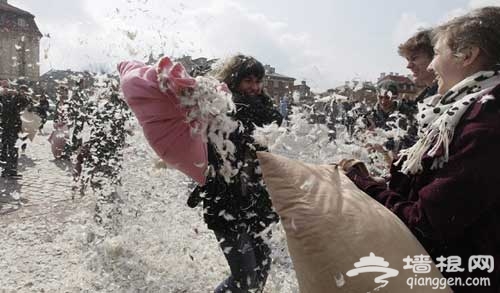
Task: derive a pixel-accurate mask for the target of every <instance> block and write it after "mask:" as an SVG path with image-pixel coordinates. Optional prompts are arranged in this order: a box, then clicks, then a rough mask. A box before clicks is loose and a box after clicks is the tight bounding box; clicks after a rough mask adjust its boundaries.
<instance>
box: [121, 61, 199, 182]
mask: <svg viewBox="0 0 500 293" xmlns="http://www.w3.org/2000/svg"><path fill="white" fill-rule="evenodd" d="M157 69H159V70H160V72H161V73H160V74H162V75H163V77H164V80H166V81H167V84H162V85H161V86H162V87H164V88H165V87H166V89H165V90H164V91H163V92H162V91H161V90H160V85H159V84H158V73H157ZM118 72H119V73H120V82H121V88H122V91H123V95H124V97H125V100H126V102H127V104H128V105H129V106H130V108H131V109H132V111H133V112H134V114H135V116H136V117H137V119H138V120H139V123H140V125H141V126H142V128H143V131H144V135H145V137H146V139H147V141H148V143H149V145H150V146H151V147H152V148H153V150H154V151H155V152H156V153H157V155H158V156H159V157H160V158H161V159H162V160H163V161H165V163H167V164H168V165H169V166H171V167H173V168H175V169H177V170H179V171H181V172H183V173H184V174H186V175H188V176H189V177H191V178H193V179H194V180H196V181H197V182H198V183H199V184H201V185H203V184H205V179H206V176H205V171H206V169H207V165H208V162H207V160H208V158H207V146H206V143H205V142H204V141H206V140H205V137H204V135H205V134H204V133H199V134H193V133H192V131H191V127H192V126H194V124H193V125H192V124H189V123H187V122H186V110H185V109H183V108H181V106H180V103H179V99H178V97H177V95H176V93H177V92H179V91H180V90H181V89H183V88H186V87H193V86H194V84H195V80H194V79H193V78H191V77H189V75H187V74H186V73H185V71H184V68H183V67H182V65H180V64H173V63H172V62H171V61H170V59H168V58H163V59H162V60H161V61H160V63H159V67H156V66H148V65H145V64H144V63H141V62H137V61H130V62H121V63H120V64H119V65H118ZM165 77H166V79H165ZM193 123H195V122H193Z"/></svg>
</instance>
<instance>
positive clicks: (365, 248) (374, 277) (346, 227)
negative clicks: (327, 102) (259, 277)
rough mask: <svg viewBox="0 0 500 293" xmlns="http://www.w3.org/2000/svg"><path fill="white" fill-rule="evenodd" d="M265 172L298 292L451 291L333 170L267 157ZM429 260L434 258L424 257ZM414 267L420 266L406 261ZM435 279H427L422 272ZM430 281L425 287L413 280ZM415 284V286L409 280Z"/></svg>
mask: <svg viewBox="0 0 500 293" xmlns="http://www.w3.org/2000/svg"><path fill="white" fill-rule="evenodd" d="M258 157H259V161H260V165H261V168H262V172H263V175H264V181H265V183H266V185H267V188H268V190H269V193H270V195H271V198H272V202H273V205H274V207H275V209H276V211H277V212H278V214H279V215H280V217H281V220H282V225H283V227H284V229H285V232H286V236H287V244H288V249H289V251H290V255H291V257H292V260H293V264H294V268H295V271H296V275H297V279H298V283H299V287H300V292H302V293H332V292H356V293H358V292H362V293H365V292H374V291H373V290H374V289H376V288H377V290H378V291H377V292H381V293H382V292H390V293H404V292H451V290H450V289H449V288H448V287H446V286H445V284H444V283H443V282H444V281H445V279H443V277H442V275H441V273H440V272H439V270H437V268H436V267H435V265H434V263H432V262H430V263H429V262H424V265H423V266H419V267H415V268H414V269H416V270H422V269H423V270H424V271H423V272H421V273H418V274H417V273H414V271H413V269H412V268H406V269H404V268H403V267H404V266H406V265H407V263H406V262H405V261H404V259H405V258H407V257H408V256H409V257H410V258H412V259H414V260H415V261H417V260H418V259H419V258H415V256H420V255H423V256H424V257H428V254H427V252H426V251H425V250H424V248H423V247H422V246H421V245H420V243H419V242H418V241H417V239H416V238H415V237H414V236H413V235H412V234H411V232H410V231H409V230H408V229H407V228H406V226H405V225H404V224H403V223H402V222H401V221H400V220H399V219H398V218H397V216H396V215H394V214H393V213H392V212H391V211H389V210H388V209H386V208H385V207H384V206H382V205H381V204H379V203H378V202H376V201H375V200H374V199H372V198H371V197H370V196H368V195H367V194H365V193H363V192H362V191H361V190H359V189H358V188H357V187H356V186H355V185H354V183H352V182H351V181H350V180H349V178H347V177H346V176H345V175H344V174H343V173H342V172H340V171H339V170H338V168H337V166H335V165H312V164H306V163H303V162H299V161H295V160H291V159H287V158H285V157H281V156H278V155H273V154H269V153H265V152H259V153H258ZM423 259H424V260H430V258H423ZM409 264H410V265H412V264H415V263H414V262H409ZM427 268H428V269H430V272H425V269H427ZM420 277H422V278H433V279H435V280H438V279H439V281H440V282H441V284H438V283H436V282H438V281H434V282H435V283H434V287H439V289H437V290H434V289H432V284H428V285H427V286H417V285H414V286H413V289H411V288H410V285H409V283H410V282H413V283H416V281H415V278H420ZM409 278H410V280H408V279H409Z"/></svg>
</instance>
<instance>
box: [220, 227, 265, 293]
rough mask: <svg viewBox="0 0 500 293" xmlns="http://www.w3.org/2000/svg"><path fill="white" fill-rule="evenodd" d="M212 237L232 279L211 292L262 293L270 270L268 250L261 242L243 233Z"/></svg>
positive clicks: (260, 239) (258, 238)
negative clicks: (222, 254) (217, 243)
mask: <svg viewBox="0 0 500 293" xmlns="http://www.w3.org/2000/svg"><path fill="white" fill-rule="evenodd" d="M214 233H215V237H216V238H217V240H218V241H219V244H220V247H221V249H222V251H223V252H224V256H225V257H226V260H227V263H228V264H229V268H230V269H231V275H230V276H229V277H228V278H227V279H226V280H224V281H223V282H222V283H221V284H220V285H219V286H218V287H217V288H216V289H215V291H214V292H215V293H225V292H231V293H246V292H250V291H251V290H252V291H251V292H257V293H258V292H262V291H263V289H264V285H265V283H266V280H267V275H268V274H269V269H270V267H271V256H270V255H271V249H270V248H269V246H268V245H267V244H266V243H265V242H264V239H262V237H256V238H255V237H253V236H251V235H249V234H248V233H245V232H244V233H239V234H238V233H235V232H230V233H225V232H220V231H214Z"/></svg>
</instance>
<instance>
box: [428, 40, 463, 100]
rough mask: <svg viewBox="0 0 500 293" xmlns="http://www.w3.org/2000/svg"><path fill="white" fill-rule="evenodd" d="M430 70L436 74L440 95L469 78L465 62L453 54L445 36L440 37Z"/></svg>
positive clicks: (435, 47)
mask: <svg viewBox="0 0 500 293" xmlns="http://www.w3.org/2000/svg"><path fill="white" fill-rule="evenodd" d="M429 70H432V71H433V72H434V73H435V74H436V79H437V82H438V93H439V94H444V93H446V92H447V91H448V90H450V89H451V88H452V87H453V86H454V85H456V84H457V83H459V82H460V81H462V80H463V79H464V78H465V77H466V76H467V75H466V72H465V69H464V66H463V62H462V61H461V59H460V58H458V57H457V56H456V55H455V54H453V52H452V51H451V49H450V47H449V46H448V44H447V42H446V37H445V36H442V37H440V38H439V39H438V41H437V42H436V45H435V46H434V59H432V62H431V64H429Z"/></svg>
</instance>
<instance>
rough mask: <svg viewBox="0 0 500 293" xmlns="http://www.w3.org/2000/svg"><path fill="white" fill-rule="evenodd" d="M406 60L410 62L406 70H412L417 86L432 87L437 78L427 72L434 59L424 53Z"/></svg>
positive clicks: (430, 72) (414, 54)
mask: <svg viewBox="0 0 500 293" xmlns="http://www.w3.org/2000/svg"><path fill="white" fill-rule="evenodd" d="M406 60H407V61H408V65H406V68H408V69H410V70H411V72H412V73H413V77H414V78H415V83H416V84H417V85H425V86H430V85H431V84H432V82H433V81H434V78H435V76H434V73H433V72H432V71H428V70H427V67H428V66H429V63H431V61H432V58H431V57H429V56H428V54H426V53H424V52H416V53H413V54H412V55H411V56H408V57H407V58H406Z"/></svg>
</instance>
